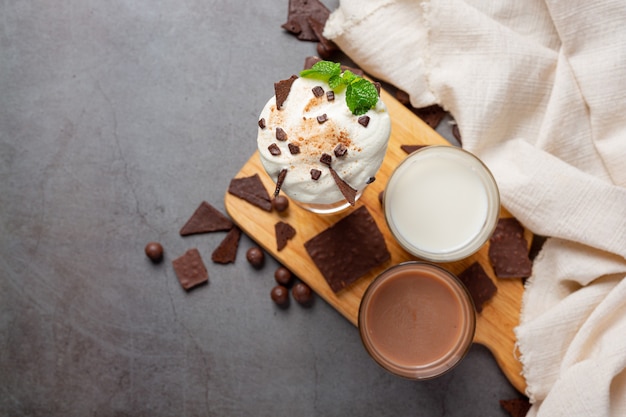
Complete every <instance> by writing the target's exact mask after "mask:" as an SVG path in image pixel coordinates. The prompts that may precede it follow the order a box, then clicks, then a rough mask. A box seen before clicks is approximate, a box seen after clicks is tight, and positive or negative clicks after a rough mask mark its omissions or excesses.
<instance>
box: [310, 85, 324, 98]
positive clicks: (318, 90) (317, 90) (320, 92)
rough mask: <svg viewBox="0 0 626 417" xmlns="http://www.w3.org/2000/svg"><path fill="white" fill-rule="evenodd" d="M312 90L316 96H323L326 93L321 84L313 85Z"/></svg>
mask: <svg viewBox="0 0 626 417" xmlns="http://www.w3.org/2000/svg"><path fill="white" fill-rule="evenodd" d="M311 91H313V95H314V96H315V97H322V96H323V95H324V89H323V88H322V87H321V86H319V85H318V86H315V87H313V89H312V90H311Z"/></svg>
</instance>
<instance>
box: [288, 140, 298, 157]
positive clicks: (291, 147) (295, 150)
mask: <svg viewBox="0 0 626 417" xmlns="http://www.w3.org/2000/svg"><path fill="white" fill-rule="evenodd" d="M287 146H289V152H291V154H292V155H297V154H299V153H300V147H299V146H298V145H296V144H295V143H289V144H287Z"/></svg>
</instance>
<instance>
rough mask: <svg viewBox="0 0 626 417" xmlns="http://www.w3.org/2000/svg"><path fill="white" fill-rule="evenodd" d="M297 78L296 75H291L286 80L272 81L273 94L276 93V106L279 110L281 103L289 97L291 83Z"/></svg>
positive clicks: (281, 106)
mask: <svg viewBox="0 0 626 417" xmlns="http://www.w3.org/2000/svg"><path fill="white" fill-rule="evenodd" d="M297 79H298V76H297V75H292V76H291V77H289V78H288V79H286V80H282V81H279V82H277V83H274V94H275V95H276V108H277V109H278V110H281V109H282V108H283V103H284V102H285V100H287V97H289V92H290V91H291V85H292V84H293V82H294V81H295V80H297Z"/></svg>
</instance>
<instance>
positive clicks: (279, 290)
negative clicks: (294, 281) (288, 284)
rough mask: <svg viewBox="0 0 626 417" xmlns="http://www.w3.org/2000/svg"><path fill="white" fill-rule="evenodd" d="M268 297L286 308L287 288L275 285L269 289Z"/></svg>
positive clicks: (287, 299)
mask: <svg viewBox="0 0 626 417" xmlns="http://www.w3.org/2000/svg"><path fill="white" fill-rule="evenodd" d="M270 297H272V301H274V302H275V303H276V305H277V306H279V307H281V308H287V307H288V306H289V290H288V289H287V288H285V287H284V286H282V285H276V286H275V287H274V288H272V291H270Z"/></svg>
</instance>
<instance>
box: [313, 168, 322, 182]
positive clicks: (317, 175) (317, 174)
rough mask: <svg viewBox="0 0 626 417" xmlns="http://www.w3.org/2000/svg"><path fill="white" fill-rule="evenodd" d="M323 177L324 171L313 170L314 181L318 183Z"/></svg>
mask: <svg viewBox="0 0 626 417" xmlns="http://www.w3.org/2000/svg"><path fill="white" fill-rule="evenodd" d="M321 176H322V171H320V170H319V169H315V168H313V169H311V179H313V180H314V181H317V180H319V179H320V177H321Z"/></svg>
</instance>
